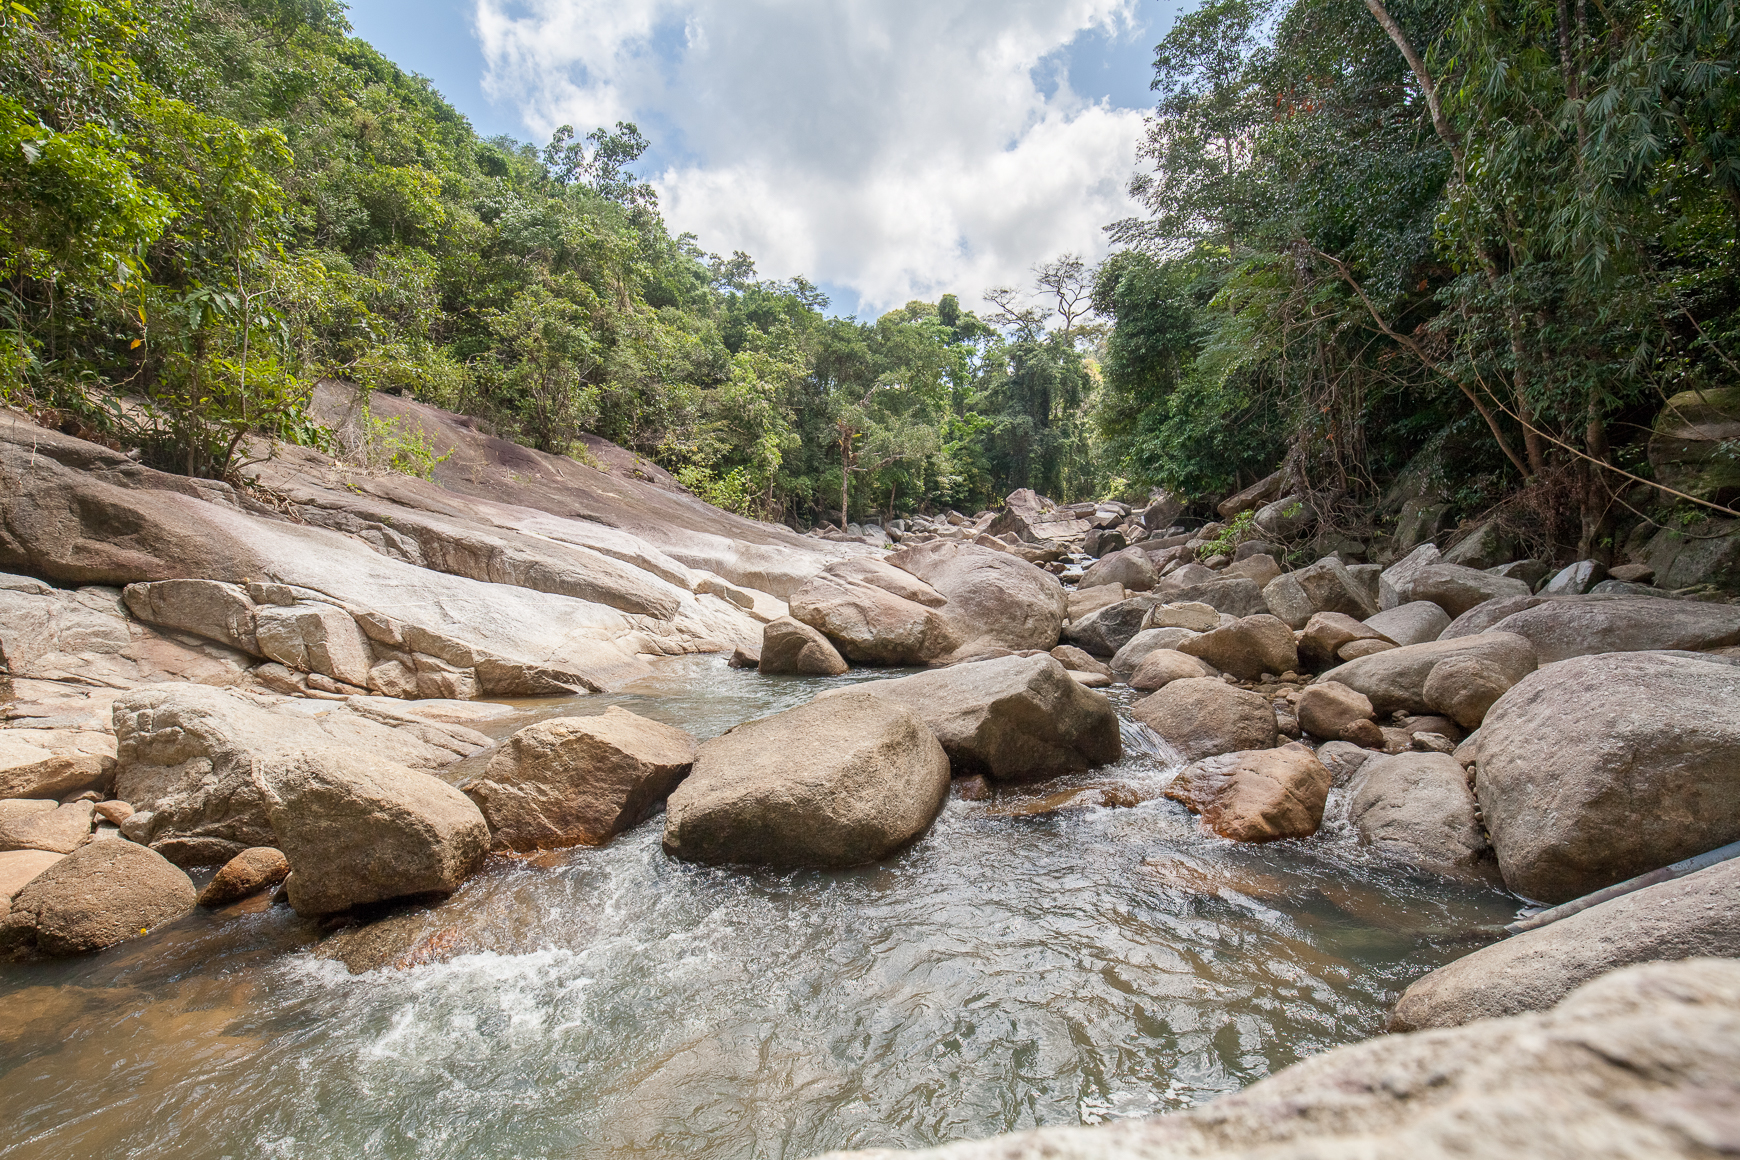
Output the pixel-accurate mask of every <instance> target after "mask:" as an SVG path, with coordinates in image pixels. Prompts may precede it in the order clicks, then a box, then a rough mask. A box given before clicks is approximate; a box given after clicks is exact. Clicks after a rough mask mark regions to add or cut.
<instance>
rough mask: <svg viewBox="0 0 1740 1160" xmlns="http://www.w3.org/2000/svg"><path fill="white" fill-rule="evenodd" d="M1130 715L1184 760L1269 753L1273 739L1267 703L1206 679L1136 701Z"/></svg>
mask: <svg viewBox="0 0 1740 1160" xmlns="http://www.w3.org/2000/svg"><path fill="white" fill-rule="evenodd" d="M1130 713H1131V715H1132V716H1134V717H1135V718H1136V720H1138V721H1140V722H1141V723H1142V724H1144V725H1146V726H1147V727H1148V728H1150V729H1152V730H1153V731H1154V732H1155V733H1158V734H1159V735H1160V736H1161V738H1163V739H1164V740H1165V741H1166V742H1167V744H1169V745H1171V746H1172V747H1173V748H1174V749H1176V750H1178V752H1179V754H1180V755H1181V756H1182V757H1183V758H1184V759H1185V760H1186V761H1195V760H1197V759H1199V758H1203V757H1213V756H1215V755H1216V754H1221V753H1233V752H1235V751H1238V750H1245V749H1271V748H1273V747H1274V745H1275V742H1276V739H1277V738H1278V737H1279V733H1278V731H1277V730H1276V727H1275V710H1274V708H1273V706H1271V705H1270V704H1269V702H1268V701H1266V700H1264V699H1263V698H1262V697H1259V696H1258V695H1257V694H1255V693H1252V692H1249V691H1248V690H1245V689H1238V688H1234V687H1233V686H1231V685H1228V684H1227V683H1226V682H1224V681H1221V680H1218V679H1213V678H1209V677H1197V678H1193V679H1188V680H1182V681H1172V682H1171V683H1169V684H1168V685H1167V686H1166V687H1165V688H1163V689H1161V690H1160V691H1159V692H1157V693H1154V694H1152V695H1151V696H1148V697H1144V698H1143V699H1142V700H1140V701H1138V702H1136V704H1135V706H1134V707H1133V708H1132V709H1131V710H1130Z"/></svg>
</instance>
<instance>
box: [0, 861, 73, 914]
mask: <svg viewBox="0 0 1740 1160" xmlns="http://www.w3.org/2000/svg"><path fill="white" fill-rule="evenodd" d="M64 857H66V855H65V854H56V853H55V852H54V851H52V850H7V851H5V852H4V853H0V904H3V905H0V918H4V917H5V916H6V912H7V910H8V909H9V908H10V907H11V906H12V899H13V897H14V896H16V895H17V893H18V892H19V891H20V890H23V889H24V888H25V887H26V886H28V885H30V881H31V879H33V878H35V877H36V876H37V875H38V874H41V873H42V872H43V871H44V870H47V869H48V868H49V867H50V866H53V865H54V864H55V863H56V862H59V861H60V860H61V859H62V858H64Z"/></svg>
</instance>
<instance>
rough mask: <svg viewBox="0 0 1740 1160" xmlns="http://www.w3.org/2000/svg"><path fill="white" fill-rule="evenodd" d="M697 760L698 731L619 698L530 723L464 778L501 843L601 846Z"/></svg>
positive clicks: (526, 846) (652, 804)
mask: <svg viewBox="0 0 1740 1160" xmlns="http://www.w3.org/2000/svg"><path fill="white" fill-rule="evenodd" d="M694 762H695V739H694V738H693V737H690V736H689V735H688V734H687V733H685V732H683V731H682V730H681V729H675V728H672V727H671V726H669V725H665V724H663V723H662V722H658V721H649V720H648V719H647V718H645V717H642V716H639V715H638V714H635V713H630V712H629V711H628V710H626V709H624V708H622V707H621V706H620V705H612V706H610V707H609V708H607V709H605V710H604V712H602V713H600V714H598V715H597V716H593V717H552V718H549V719H547V720H544V721H539V722H537V723H536V724H533V725H528V726H526V727H525V728H524V729H521V730H520V731H519V732H517V733H515V734H514V735H513V736H512V737H509V738H508V739H507V740H506V741H504V742H502V744H501V748H500V749H498V750H496V753H495V756H493V757H491V758H490V760H489V766H488V768H487V769H485V771H484V773H483V776H482V777H479V778H476V779H474V780H472V781H470V782H467V783H466V784H465V785H464V786H463V787H462V788H463V789H464V791H465V794H466V796H468V797H469V798H471V800H472V801H474V802H476V803H477V807H478V809H480V810H482V811H483V816H484V819H485V820H486V821H488V822H489V831H490V839H491V842H492V843H493V845H494V846H495V847H496V848H498V849H504V848H505V849H509V850H521V851H524V850H550V849H555V848H557V847H561V846H597V845H601V844H603V843H604V842H607V841H609V840H610V839H611V838H613V837H615V836H616V835H617V834H620V833H622V832H623V831H624V830H627V829H628V828H630V827H631V826H633V825H634V824H635V823H637V822H639V821H640V820H641V819H642V818H644V817H646V815H647V814H648V812H650V811H651V810H652V809H653V808H654V807H656V806H657V805H658V804H659V803H660V802H662V801H664V800H665V798H667V797H669V796H670V792H671V790H673V789H675V788H676V786H677V783H678V782H680V781H682V780H683V778H684V777H686V776H688V773H689V767H690V766H691V765H693V764H694Z"/></svg>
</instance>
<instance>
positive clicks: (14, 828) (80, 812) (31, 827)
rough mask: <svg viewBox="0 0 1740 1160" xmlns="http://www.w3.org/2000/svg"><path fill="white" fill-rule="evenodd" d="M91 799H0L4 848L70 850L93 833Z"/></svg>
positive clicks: (1, 847)
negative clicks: (64, 801) (63, 801)
mask: <svg viewBox="0 0 1740 1160" xmlns="http://www.w3.org/2000/svg"><path fill="white" fill-rule="evenodd" d="M91 814H92V807H91V803H90V802H88V801H85V802H72V803H70V804H68V805H64V806H62V805H57V804H56V803H55V802H52V801H30V800H18V799H10V800H6V801H0V850H48V851H51V852H53V853H56V854H70V853H72V852H73V851H74V850H75V849H77V848H78V846H79V844H80V843H81V842H83V841H84V840H85V839H86V838H88V837H89V836H90V833H91Z"/></svg>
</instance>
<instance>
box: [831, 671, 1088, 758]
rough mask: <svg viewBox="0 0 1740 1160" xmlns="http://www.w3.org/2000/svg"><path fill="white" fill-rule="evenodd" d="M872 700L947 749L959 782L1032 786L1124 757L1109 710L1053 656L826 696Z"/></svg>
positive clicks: (931, 674) (924, 675) (883, 683)
mask: <svg viewBox="0 0 1740 1160" xmlns="http://www.w3.org/2000/svg"><path fill="white" fill-rule="evenodd" d="M860 691H862V692H867V693H871V694H873V695H875V696H878V697H882V698H884V699H886V700H889V701H893V702H894V703H896V704H898V705H900V706H902V707H903V708H905V709H907V710H908V711H910V712H911V713H912V714H913V715H914V716H915V717H917V718H918V719H919V720H920V721H923V722H924V724H925V726H926V727H927V728H929V729H930V731H931V732H932V733H934V734H935V735H936V739H937V740H938V741H940V742H942V747H943V751H944V752H945V753H947V754H948V756H949V765H950V767H951V768H952V770H953V771H954V773H955V775H956V776H969V775H973V774H981V775H984V776H987V777H991V778H995V779H997V780H999V781H1034V780H1038V779H1040V778H1046V777H1056V776H1058V775H1060V774H1065V773H1076V772H1079V771H1081V770H1084V769H1092V768H1093V767H1095V766H1099V765H1108V764H1110V763H1111V762H1114V761H1116V760H1118V758H1119V757H1121V756H1122V755H1123V745H1122V742H1121V741H1120V740H1119V735H1118V715H1117V712H1116V711H1115V710H1113V708H1112V705H1111V702H1109V701H1107V700H1106V699H1105V698H1104V697H1102V696H1100V695H1099V694H1098V693H1095V692H1092V691H1090V690H1088V689H1086V688H1084V687H1083V686H1082V685H1081V684H1080V682H1078V681H1076V680H1075V679H1074V678H1072V677H1071V676H1070V675H1069V673H1068V671H1067V670H1065V669H1064V667H1063V666H1062V665H1060V664H1058V663H1057V661H1056V660H1055V659H1054V658H1052V657H1050V656H1035V657H1002V658H999V659H997V660H990V661H979V662H977V663H974V664H963V665H953V666H951V667H949V668H946V669H939V670H937V671H935V672H929V673H918V674H916V675H914V676H910V677H900V678H897V679H895V680H890V681H874V682H871V683H869V684H864V685H856V686H854V687H853V688H852V689H850V690H842V691H840V692H838V693H830V694H825V695H824V696H826V697H830V698H832V697H841V696H845V695H847V693H857V692H860Z"/></svg>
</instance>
